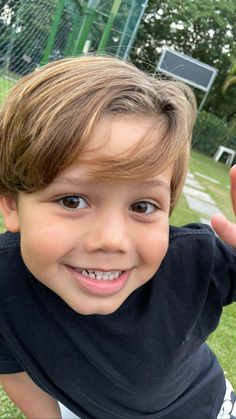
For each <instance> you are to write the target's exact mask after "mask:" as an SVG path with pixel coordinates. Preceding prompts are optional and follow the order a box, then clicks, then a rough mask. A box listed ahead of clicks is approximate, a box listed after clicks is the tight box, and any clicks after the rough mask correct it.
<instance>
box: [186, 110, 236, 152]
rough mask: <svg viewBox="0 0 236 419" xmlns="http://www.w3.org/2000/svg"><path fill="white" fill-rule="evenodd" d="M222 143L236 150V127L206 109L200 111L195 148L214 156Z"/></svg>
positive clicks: (194, 135) (194, 139)
mask: <svg viewBox="0 0 236 419" xmlns="http://www.w3.org/2000/svg"><path fill="white" fill-rule="evenodd" d="M220 145H224V146H225V147H229V148H232V149H233V150H236V128H235V127H231V126H230V125H228V124H227V123H226V122H225V121H224V120H222V119H219V118H217V117H216V116H215V115H212V114H210V113H208V112H206V111H202V112H199V113H198V117H197V121H196V124H195V127H194V131H193V148H195V149H196V150H199V151H201V152H202V153H204V154H206V155H208V156H210V157H212V156H214V154H215V152H216V151H217V149H218V147H219V146H220Z"/></svg>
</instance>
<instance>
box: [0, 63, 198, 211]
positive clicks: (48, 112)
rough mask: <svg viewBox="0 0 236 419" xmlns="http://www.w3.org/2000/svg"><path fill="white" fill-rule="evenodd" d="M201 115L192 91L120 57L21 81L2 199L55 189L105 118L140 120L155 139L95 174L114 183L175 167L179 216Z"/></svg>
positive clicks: (5, 143) (44, 70)
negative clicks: (53, 184)
mask: <svg viewBox="0 0 236 419" xmlns="http://www.w3.org/2000/svg"><path fill="white" fill-rule="evenodd" d="M195 113H196V104H195V98H194V95H193V93H192V91H191V90H190V89H189V88H188V87H187V86H185V85H184V84H182V83H179V82H176V81H168V80H162V79H160V78H156V77H154V76H151V75H148V74H145V73H144V72H142V71H140V70H138V69H137V68H136V67H134V66H133V65H132V64H130V63H127V62H124V61H122V60H119V59H117V58H113V57H108V56H83V57H76V58H68V59H63V60H60V61H54V62H52V63H50V64H48V65H46V66H44V67H41V68H39V69H37V70H35V71H34V72H33V73H31V74H29V75H27V76H25V77H23V78H22V79H21V80H20V81H18V83H17V84H16V85H15V86H14V87H13V88H12V90H11V92H10V94H9V96H8V98H7V100H6V103H5V105H4V106H3V108H2V111H1V113H0V194H17V193H18V192H22V191H24V192H33V191H36V190H39V189H41V188H43V187H45V186H46V185H48V184H49V183H50V182H51V181H52V180H53V179H54V177H55V176H56V175H57V174H58V173H59V172H60V171H62V170H63V169H65V168H67V167H68V166H69V165H70V164H71V163H72V162H73V161H74V160H75V159H77V158H78V156H79V155H80V153H81V152H82V150H83V148H84V146H85V145H86V144H87V143H88V141H89V137H90V135H91V132H92V130H93V129H94V128H95V127H96V124H97V122H98V121H100V120H101V119H102V118H103V117H105V116H109V117H113V118H118V117H132V116H136V117H137V116H138V117H139V116H140V117H147V118H148V119H149V120H150V122H151V124H152V129H150V137H149V136H148V137H149V138H145V139H143V141H141V142H140V144H139V145H138V146H136V148H135V149H130V150H129V154H128V155H126V156H119V158H118V157H117V156H115V157H114V159H109V161H108V160H107V159H102V156H100V164H99V166H98V167H96V168H95V170H94V171H93V173H94V174H95V175H96V176H98V177H100V178H102V179H110V180H112V179H117V178H118V179H124V180H129V179H135V178H136V179H137V178H139V179H142V178H144V177H150V176H154V175H156V174H158V173H159V172H161V171H162V170H164V169H165V168H166V167H168V166H169V165H170V164H174V170H173V176H172V182H171V211H172V210H173V208H174V206H175V204H176V201H177V198H178V196H179V194H180V192H181V190H182V187H183V183H184V179H185V176H186V171H187V166H188V159H189V149H190V143H191V135H192V128H193V124H194V120H195ZM160 123H161V124H162V126H164V129H162V130H161V133H162V134H161V138H160ZM125 157H127V158H125ZM108 167H109V170H108Z"/></svg>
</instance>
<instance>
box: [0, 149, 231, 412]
mask: <svg viewBox="0 0 236 419" xmlns="http://www.w3.org/2000/svg"><path fill="white" fill-rule="evenodd" d="M190 171H191V172H192V173H194V172H200V173H202V174H204V175H206V176H209V177H211V178H214V179H216V180H218V181H219V182H220V184H219V185H216V184H214V183H211V182H210V181H208V180H206V179H203V178H200V177H197V176H195V177H196V179H197V180H198V181H199V183H200V184H201V185H202V186H204V187H205V191H206V192H207V193H209V194H210V195H211V196H212V198H213V199H214V201H215V202H216V205H217V206H218V208H219V209H220V210H221V211H222V212H223V213H224V214H226V215H227V216H228V217H229V218H230V219H231V220H232V221H233V220H234V214H233V211H232V208H231V201H230V195H229V189H228V187H227V186H228V185H229V178H228V168H227V166H226V165H225V164H222V163H219V162H215V161H213V159H211V158H209V157H206V156H204V155H202V154H200V153H198V152H196V151H192V154H191V162H190ZM199 219H200V217H199V214H198V213H197V212H195V211H192V210H190V209H189V208H188V205H187V203H186V200H185V198H184V196H183V195H182V196H181V198H180V200H179V202H178V205H177V208H176V209H175V211H174V213H173V215H172V217H171V223H172V224H175V225H183V224H186V223H189V222H193V221H196V222H198V221H199ZM0 230H3V224H1V223H0ZM235 318H236V304H233V305H230V306H228V307H226V308H225V309H224V312H223V315H222V317H221V322H220V325H219V327H218V328H217V331H216V332H214V333H213V334H212V335H211V336H210V338H209V341H208V343H209V345H210V346H211V348H212V349H213V351H214V352H215V353H216V355H217V357H218V359H219V361H220V363H221V365H222V367H223V369H224V371H225V374H226V376H227V377H228V378H229V380H230V381H231V383H232V385H233V386H234V388H235V389H236V357H235V347H236V328H235V326H234V325H235ZM0 418H1V419H7V418H9V419H23V416H22V415H21V413H20V412H19V411H18V410H17V409H16V408H15V407H14V405H13V404H12V403H11V402H10V401H9V399H8V398H7V397H6V396H5V394H4V392H3V391H2V390H1V389H0Z"/></svg>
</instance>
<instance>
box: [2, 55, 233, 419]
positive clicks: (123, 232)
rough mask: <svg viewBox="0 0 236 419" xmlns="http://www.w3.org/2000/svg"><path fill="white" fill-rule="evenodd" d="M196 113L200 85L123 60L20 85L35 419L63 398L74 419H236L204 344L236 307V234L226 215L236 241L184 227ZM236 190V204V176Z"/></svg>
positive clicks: (5, 195)
mask: <svg viewBox="0 0 236 419" xmlns="http://www.w3.org/2000/svg"><path fill="white" fill-rule="evenodd" d="M195 108H196V107H195V100H194V97H193V95H192V93H191V91H190V90H189V89H188V87H186V86H183V85H182V84H180V83H178V82H171V81H164V80H156V79H155V78H154V77H152V76H149V75H146V74H144V73H143V72H141V71H139V70H138V69H137V68H135V67H134V66H132V65H131V64H128V63H125V62H122V61H121V60H118V59H115V58H110V57H93V56H88V57H81V58H72V59H65V60H61V61H58V62H53V63H50V64H48V65H47V66H45V67H43V68H40V69H38V70H37V71H35V72H33V73H32V74H30V75H27V76H26V77H23V78H22V79H21V80H20V81H19V82H18V83H17V84H16V86H15V87H14V88H13V89H12V91H11V93H10V95H9V97H8V99H7V101H6V103H5V106H4V107H3V109H2V113H1V117H0V194H1V198H0V208H1V212H2V215H3V218H4V222H5V226H6V229H7V230H8V231H7V232H6V233H5V234H2V235H1V237H0V373H1V381H2V385H3V387H4V389H5V391H6V392H7V393H8V394H9V396H10V398H11V399H12V400H13V401H14V402H15V404H16V405H17V406H18V407H19V408H20V409H21V410H22V411H23V412H24V414H25V415H26V416H27V417H29V418H37V419H38V418H43V419H46V418H60V417H61V413H60V409H59V405H58V402H57V401H60V402H61V403H62V404H63V405H65V406H66V407H67V408H68V409H69V410H70V411H71V412H73V413H68V416H65V417H67V418H70V417H75V416H76V415H78V416H79V417H81V418H82V419H113V418H114V419H115V418H116V419H159V418H163V419H216V418H217V417H222V418H223V417H227V418H229V417H231V418H232V417H235V413H234V414H233V406H232V403H231V407H230V410H231V416H230V414H229V412H226V409H225V407H223V408H222V409H221V407H222V405H223V402H224V395H225V394H226V383H225V378H224V375H223V372H222V369H221V367H220V366H219V364H218V362H217V360H216V358H215V356H214V354H213V353H212V352H211V351H210V349H209V348H208V347H207V345H206V344H205V343H204V342H205V341H206V339H207V338H208V336H209V334H210V333H211V332H212V331H213V330H215V328H216V327H217V324H218V322H219V318H220V315H221V312H222V308H223V306H224V305H226V304H229V303H231V302H232V301H234V300H235V299H236V254H235V253H234V251H233V250H232V247H231V246H236V227H235V225H232V224H231V223H230V222H229V221H227V220H226V219H225V218H224V217H223V216H222V215H216V216H215V217H214V218H213V221H212V223H213V227H214V228H215V230H216V232H217V234H218V236H220V238H221V239H222V240H224V241H226V242H227V243H228V244H225V243H224V242H223V241H221V239H220V238H217V236H216V235H215V234H214V233H213V231H212V230H211V229H210V228H209V227H206V226H202V225H199V224H192V225H189V226H186V227H183V228H176V227H171V228H169V215H170V214H171V212H172V211H173V209H174V207H175V204H176V201H177V199H178V196H179V194H180V192H181V190H182V187H183V183H184V179H185V175H186V170H187V165H188V158H189V149H190V140H191V133H192V127H193V123H194V119H195ZM231 183H232V198H233V205H234V208H235V207H236V192H235V190H236V189H235V188H236V169H235V167H234V168H233V169H232V171H231ZM229 245H230V246H229ZM227 398H228V395H227ZM229 398H230V399H232V400H233V392H232V393H231V394H230V397H229ZM227 403H228V402H227ZM224 406H226V405H224ZM227 406H228V404H227ZM220 411H221V412H220ZM234 411H235V409H234ZM219 412H220V413H219ZM224 413H225V416H224ZM218 415H219V416H218Z"/></svg>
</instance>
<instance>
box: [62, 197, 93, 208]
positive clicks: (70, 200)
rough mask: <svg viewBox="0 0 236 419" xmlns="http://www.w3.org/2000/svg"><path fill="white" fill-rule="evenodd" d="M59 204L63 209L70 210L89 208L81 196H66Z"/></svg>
mask: <svg viewBox="0 0 236 419" xmlns="http://www.w3.org/2000/svg"><path fill="white" fill-rule="evenodd" d="M59 203H60V205H61V206H62V207H63V208H66V209H69V210H75V209H83V208H87V206H88V205H87V203H86V201H85V199H84V198H82V197H81V196H64V197H63V198H61V199H59Z"/></svg>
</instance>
